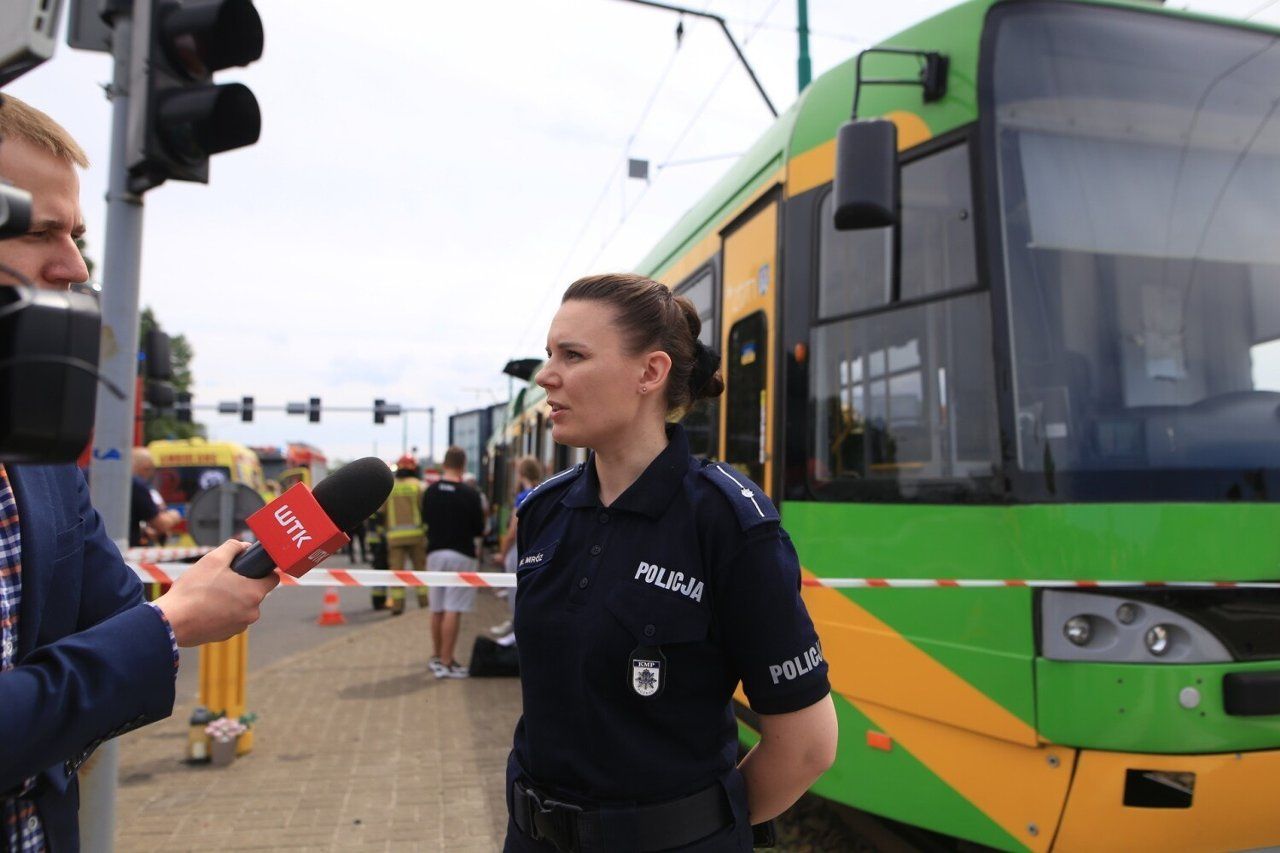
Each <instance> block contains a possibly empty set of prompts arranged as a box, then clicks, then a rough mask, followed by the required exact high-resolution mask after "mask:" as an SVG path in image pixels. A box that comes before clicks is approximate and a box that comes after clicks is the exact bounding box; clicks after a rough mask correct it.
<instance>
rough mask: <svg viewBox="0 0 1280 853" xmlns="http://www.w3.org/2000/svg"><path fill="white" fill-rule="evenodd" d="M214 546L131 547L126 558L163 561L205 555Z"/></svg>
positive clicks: (149, 561)
mask: <svg viewBox="0 0 1280 853" xmlns="http://www.w3.org/2000/svg"><path fill="white" fill-rule="evenodd" d="M212 550H213V549H212V548H129V549H128V550H126V551H125V552H124V558H125V559H126V560H127V561H129V562H130V563H163V562H165V561H167V560H185V559H187V558H188V557H203V556H204V555H205V554H208V553H209V552H210V551H212Z"/></svg>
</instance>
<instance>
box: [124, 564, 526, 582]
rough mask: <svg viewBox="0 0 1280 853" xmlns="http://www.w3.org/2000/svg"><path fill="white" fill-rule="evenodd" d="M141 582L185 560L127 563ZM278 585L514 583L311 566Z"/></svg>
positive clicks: (170, 574) (180, 567) (479, 576)
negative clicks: (302, 572)
mask: <svg viewBox="0 0 1280 853" xmlns="http://www.w3.org/2000/svg"><path fill="white" fill-rule="evenodd" d="M128 565H129V568H131V569H133V571H134V574H136V575H137V576H138V577H139V578H141V579H142V580H143V582H145V583H173V582H174V580H176V579H177V578H179V577H181V576H182V575H183V574H184V573H185V572H186V571H187V570H189V569H190V568H191V566H189V565H188V564H186V563H129V564H128ZM280 585H281V586H485V587H514V586H515V585H516V576H515V575H513V574H508V573H506V572H383V571H378V570H376V569H312V570H311V571H309V572H307V573H306V574H305V575H303V576H302V577H300V578H295V577H293V576H292V575H285V574H281V575H280Z"/></svg>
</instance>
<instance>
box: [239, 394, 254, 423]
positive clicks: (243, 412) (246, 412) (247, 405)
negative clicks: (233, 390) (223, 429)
mask: <svg viewBox="0 0 1280 853" xmlns="http://www.w3.org/2000/svg"><path fill="white" fill-rule="evenodd" d="M240 420H242V421H244V422H245V423H252V422H253V398H252V397H241V398H240Z"/></svg>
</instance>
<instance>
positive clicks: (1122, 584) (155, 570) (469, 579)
mask: <svg viewBox="0 0 1280 853" xmlns="http://www.w3.org/2000/svg"><path fill="white" fill-rule="evenodd" d="M129 567H130V568H132V569H133V571H134V573H136V574H137V575H138V577H139V578H141V579H142V580H143V581H145V582H147V583H172V582H173V581H174V580H175V579H176V578H178V577H180V576H181V575H182V574H183V572H185V571H187V570H188V569H190V568H191V566H190V565H188V564H186V563H130V564H129ZM280 583H281V585H283V586H474V587H514V586H515V585H516V576H515V575H513V574H509V573H507V572H383V571H377V570H375V569H312V570H311V571H309V572H307V573H306V574H305V575H303V576H302V577H300V578H295V577H292V576H291V575H281V580H280ZM801 583H802V584H803V585H804V586H816V587H827V588H829V589H886V588H887V589H937V588H943V587H960V588H967V589H1000V588H1005V587H1032V588H1053V589H1118V588H1130V589H1132V588H1133V587H1148V588H1150V587H1158V588H1168V589H1280V582H1272V581H1124V580H1022V579H1019V578H1011V579H1007V580H1000V579H989V578H973V579H956V580H952V579H950V578H937V579H925V578H819V577H806V578H805V579H804V580H803V581H801Z"/></svg>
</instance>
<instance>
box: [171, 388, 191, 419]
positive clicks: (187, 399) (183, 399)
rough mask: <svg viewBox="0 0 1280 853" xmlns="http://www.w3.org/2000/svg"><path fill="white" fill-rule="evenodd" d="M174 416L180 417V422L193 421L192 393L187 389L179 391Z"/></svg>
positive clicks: (174, 405) (174, 406)
mask: <svg viewBox="0 0 1280 853" xmlns="http://www.w3.org/2000/svg"><path fill="white" fill-rule="evenodd" d="M173 414H174V417H176V418H177V419H178V423H180V424H189V423H191V394H190V393H188V392H186V391H179V392H178V395H177V399H176V400H175V401H174V404H173Z"/></svg>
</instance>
